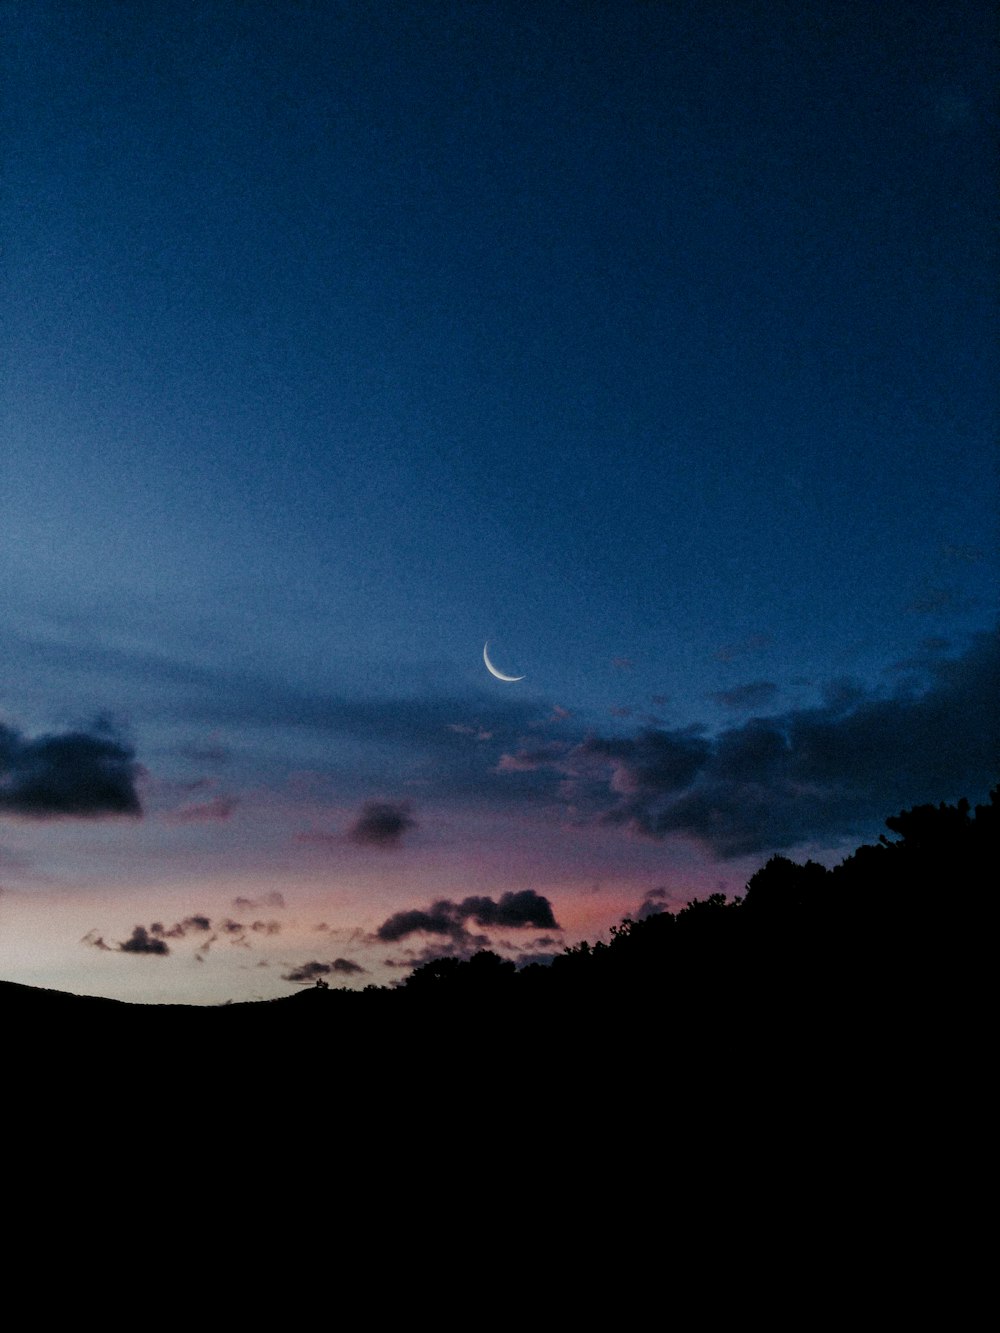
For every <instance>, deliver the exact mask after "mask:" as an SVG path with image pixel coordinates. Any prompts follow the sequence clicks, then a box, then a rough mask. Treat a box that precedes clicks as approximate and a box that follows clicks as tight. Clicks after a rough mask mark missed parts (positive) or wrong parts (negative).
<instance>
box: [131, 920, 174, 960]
mask: <svg viewBox="0 0 1000 1333" xmlns="http://www.w3.org/2000/svg"><path fill="white" fill-rule="evenodd" d="M118 948H119V951H120V952H121V953H146V954H157V955H159V956H161V957H162V956H163V955H165V954H168V953H169V952H170V947H169V945H168V944H167V942H166V940H164V939H160V938H158V937H157V936H155V935H153V934H152V932H151V931H147V930H146V927H145V926H136V927H135V929H134V930H133V931H132V934H131V935H130V936H129V937H128V939H127V940H123V941H122V942H121V943H120V944H119V945H118Z"/></svg>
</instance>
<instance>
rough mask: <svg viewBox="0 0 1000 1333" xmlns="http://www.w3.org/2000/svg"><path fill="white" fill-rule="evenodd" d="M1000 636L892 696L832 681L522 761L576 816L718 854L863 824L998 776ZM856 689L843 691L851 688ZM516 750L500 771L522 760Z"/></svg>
mask: <svg viewBox="0 0 1000 1333" xmlns="http://www.w3.org/2000/svg"><path fill="white" fill-rule="evenodd" d="M998 646H1000V638H998V635H997V634H996V633H995V632H993V633H982V634H978V635H976V636H975V638H974V639H973V641H972V643H971V645H970V647H969V649H968V651H967V652H966V653H965V654H963V655H962V656H960V657H953V658H948V659H941V658H935V659H933V660H930V661H929V662H928V663H927V665H926V667H925V681H926V684H925V685H924V687H923V688H922V689H917V688H916V687H915V686H914V685H913V684H912V682H911V681H908V682H907V683H906V685H905V686H904V687H901V688H900V689H899V690H898V691H897V692H896V693H895V694H894V695H892V696H891V697H879V696H876V695H873V694H870V693H869V694H866V695H864V696H863V697H860V698H858V697H857V692H856V690H855V691H853V692H850V693H849V692H847V691H844V690H835V691H834V692H833V696H832V697H831V698H830V699H828V701H827V702H825V703H824V704H823V705H821V706H819V707H815V708H800V709H792V710H790V711H788V712H785V713H781V714H777V715H775V716H772V717H766V718H751V719H748V720H747V721H746V722H744V723H742V724H740V725H738V726H732V727H729V728H726V729H724V730H723V731H721V732H720V733H719V734H718V735H717V736H715V737H714V738H709V737H707V736H706V735H704V734H701V733H699V732H698V731H697V730H693V729H688V730H685V731H668V730H661V729H647V730H644V731H642V732H640V733H639V734H638V735H636V736H634V737H631V738H628V737H626V738H603V737H596V736H591V737H588V738H587V739H585V740H584V741H582V742H581V743H579V744H578V745H576V746H575V747H572V748H569V747H567V748H565V749H563V750H562V751H561V752H560V753H558V754H552V755H551V757H549V758H547V759H546V758H545V757H544V756H543V755H541V754H540V753H537V752H536V754H535V756H534V762H533V763H532V764H531V765H530V766H531V767H533V768H534V769H536V770H538V771H544V770H545V769H548V770H549V772H550V774H555V775H557V776H558V778H560V779H561V781H560V782H559V783H558V784H557V786H556V794H558V795H560V796H561V797H562V799H563V800H565V801H568V802H572V803H573V804H574V806H575V807H576V809H577V812H578V815H579V817H581V818H585V819H586V818H591V819H597V820H601V821H604V822H608V823H616V824H621V825H623V826H626V827H628V828H631V829H632V830H634V831H635V832H637V833H639V834H642V835H644V836H646V837H650V838H657V839H661V838H666V837H668V836H671V835H678V836H684V837H688V838H692V839H694V840H696V841H697V842H699V843H701V844H702V845H703V846H704V847H706V848H708V849H709V850H710V851H711V852H712V853H713V854H714V855H716V856H718V857H720V858H728V857H736V856H743V855H750V854H754V853H760V852H763V851H768V850H778V849H782V848H786V847H791V846H794V845H796V844H799V843H803V842H807V841H813V840H817V839H819V840H826V841H827V843H828V844H829V845H833V843H835V842H837V841H841V840H844V839H846V838H848V837H854V836H856V835H858V834H860V835H862V836H867V835H868V834H869V833H870V832H871V831H872V829H873V828H877V827H878V826H879V825H880V824H881V822H882V820H883V819H884V818H885V815H886V812H887V811H892V810H894V809H903V808H904V807H906V806H909V805H914V804H920V803H924V802H927V801H939V800H941V799H949V800H954V799H957V798H958V797H959V796H962V795H966V794H968V795H975V794H976V793H979V792H982V793H983V794H985V792H986V791H987V790H988V788H989V787H990V785H991V784H992V783H994V782H995V781H996V780H997V777H998V756H1000V689H998V688H997V686H998V682H1000V651H998ZM852 695H853V697H852ZM528 766H529V764H528V756H526V755H525V754H524V753H523V752H522V754H521V755H520V756H519V757H518V759H517V762H516V763H513V764H511V765H509V766H503V765H501V771H511V770H512V769H514V770H520V769H523V768H526V767H528Z"/></svg>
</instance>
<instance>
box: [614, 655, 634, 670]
mask: <svg viewBox="0 0 1000 1333" xmlns="http://www.w3.org/2000/svg"><path fill="white" fill-rule="evenodd" d="M611 665H612V666H613V667H614V669H615V670H616V671H631V670H632V669H633V667H634V666H635V663H634V662H633V661H632V659H631V657H613V658H612V659H611Z"/></svg>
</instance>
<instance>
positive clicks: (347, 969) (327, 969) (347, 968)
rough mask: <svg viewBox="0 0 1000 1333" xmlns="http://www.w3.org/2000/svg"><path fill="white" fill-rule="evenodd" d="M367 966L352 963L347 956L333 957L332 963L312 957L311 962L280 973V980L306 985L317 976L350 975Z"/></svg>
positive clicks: (362, 970) (364, 969)
mask: <svg viewBox="0 0 1000 1333" xmlns="http://www.w3.org/2000/svg"><path fill="white" fill-rule="evenodd" d="M366 971H367V968H364V967H362V966H361V964H360V963H352V962H351V960H350V959H349V958H335V959H334V960H333V962H332V963H321V962H319V961H318V960H316V959H314V960H313V961H312V962H309V963H303V964H302V965H301V966H300V967H294V968H292V970H291V971H290V972H285V973H283V974H282V978H281V979H282V981H293V982H296V983H297V984H298V985H308V984H309V982H311V981H316V980H317V978H319V977H327V976H329V975H330V974H331V973H339V974H340V975H342V976H352V975H354V974H355V973H358V972H366Z"/></svg>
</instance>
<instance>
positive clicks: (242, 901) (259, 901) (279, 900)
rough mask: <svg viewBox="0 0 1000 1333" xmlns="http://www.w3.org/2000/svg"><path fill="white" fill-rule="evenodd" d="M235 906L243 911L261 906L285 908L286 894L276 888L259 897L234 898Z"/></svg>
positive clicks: (249, 910) (250, 910)
mask: <svg viewBox="0 0 1000 1333" xmlns="http://www.w3.org/2000/svg"><path fill="white" fill-rule="evenodd" d="M233 906H234V907H235V908H237V909H238V910H239V911H243V912H252V911H254V910H256V909H259V908H261V907H281V908H283V907H284V906H285V895H284V894H283V893H279V892H278V890H277V889H274V890H272V891H271V892H270V893H263V894H261V896H260V897H259V898H234V899H233Z"/></svg>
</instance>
